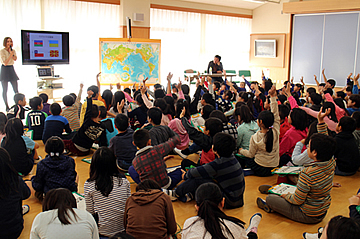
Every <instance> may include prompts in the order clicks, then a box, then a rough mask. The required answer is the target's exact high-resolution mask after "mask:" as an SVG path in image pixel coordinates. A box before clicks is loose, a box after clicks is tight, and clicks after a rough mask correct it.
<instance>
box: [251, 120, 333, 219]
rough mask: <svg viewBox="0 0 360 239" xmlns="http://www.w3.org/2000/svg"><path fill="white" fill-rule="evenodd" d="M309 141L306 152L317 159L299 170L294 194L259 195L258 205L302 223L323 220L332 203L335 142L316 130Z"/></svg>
mask: <svg viewBox="0 0 360 239" xmlns="http://www.w3.org/2000/svg"><path fill="white" fill-rule="evenodd" d="M321 123H322V122H321ZM319 131H320V130H319ZM309 144H310V147H309V148H308V150H307V152H308V155H309V157H310V158H311V159H313V160H314V161H315V162H314V163H312V164H308V165H306V166H305V168H304V169H303V170H302V171H301V172H300V175H299V180H298V182H297V185H296V191H295V193H294V194H282V195H281V196H278V195H275V194H270V195H269V196H267V197H266V201H265V200H263V199H261V198H258V199H257V204H258V207H259V208H261V209H263V210H265V211H266V212H271V211H275V212H278V213H280V214H282V215H284V216H286V217H288V218H290V219H292V220H294V221H297V222H301V223H309V224H312V223H319V222H321V221H322V220H323V219H324V217H325V215H326V213H327V210H328V209H329V207H330V202H331V195H330V192H331V189H332V186H333V178H334V171H335V160H334V158H333V155H334V153H335V148H336V142H335V140H334V139H333V138H331V137H330V136H327V135H325V134H319V133H317V134H313V135H312V136H311V138H310V143H309Z"/></svg>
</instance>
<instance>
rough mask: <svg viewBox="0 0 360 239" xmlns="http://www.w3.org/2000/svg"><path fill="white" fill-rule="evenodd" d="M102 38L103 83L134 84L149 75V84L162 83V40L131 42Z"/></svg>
mask: <svg viewBox="0 0 360 239" xmlns="http://www.w3.org/2000/svg"><path fill="white" fill-rule="evenodd" d="M120 40H121V39H119V41H102V40H101V39H100V57H101V63H100V65H101V69H100V71H101V83H102V84H110V83H113V84H114V83H119V82H120V83H122V84H125V85H128V84H129V85H130V84H131V85H132V84H133V83H135V82H142V80H143V79H145V78H146V77H148V78H149V79H148V81H147V84H156V83H160V79H159V75H160V41H159V43H156V42H129V41H128V39H126V40H125V39H124V41H120Z"/></svg>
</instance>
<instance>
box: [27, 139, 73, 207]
mask: <svg viewBox="0 0 360 239" xmlns="http://www.w3.org/2000/svg"><path fill="white" fill-rule="evenodd" d="M45 152H46V153H47V155H46V158H44V159H43V160H41V161H40V162H39V163H38V164H37V168H36V175H35V176H33V177H32V178H31V182H32V187H33V188H34V190H35V196H36V197H37V198H38V199H39V200H40V201H42V200H43V195H44V194H46V193H47V192H48V191H50V190H51V189H54V188H67V189H69V190H70V191H71V192H74V191H75V192H76V191H77V180H78V179H77V173H76V171H75V161H74V159H73V158H71V157H69V156H67V155H64V154H63V152H64V142H63V141H62V139H61V138H59V137H57V136H53V137H51V138H49V139H48V140H47V141H46V143H45Z"/></svg>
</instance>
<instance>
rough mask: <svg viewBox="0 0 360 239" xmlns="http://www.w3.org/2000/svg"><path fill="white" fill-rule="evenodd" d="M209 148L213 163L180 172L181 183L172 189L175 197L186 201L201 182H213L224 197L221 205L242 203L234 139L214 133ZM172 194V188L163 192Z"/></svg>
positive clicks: (241, 178)
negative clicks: (234, 153) (214, 156)
mask: <svg viewBox="0 0 360 239" xmlns="http://www.w3.org/2000/svg"><path fill="white" fill-rule="evenodd" d="M213 142H214V144H213V151H214V154H215V155H216V156H217V157H216V158H215V160H214V161H213V162H210V163H207V164H205V165H202V166H199V167H196V168H192V169H189V171H188V172H186V173H185V171H183V176H182V177H183V179H184V180H185V182H183V183H182V184H180V185H179V186H178V187H177V188H176V190H175V196H177V197H178V198H179V200H180V201H183V202H184V201H185V202H187V201H190V200H191V199H193V198H194V195H195V191H196V189H197V188H198V187H199V186H200V185H201V184H203V183H206V182H215V183H216V184H218V185H219V187H220V188H221V189H222V192H223V194H224V197H225V203H224V207H225V208H238V207H242V206H243V205H244V191H245V181H244V172H243V170H242V168H241V166H240V164H239V162H238V160H237V159H236V158H235V157H234V155H233V152H234V150H235V148H236V141H235V140H234V138H233V137H231V136H230V135H228V134H225V133H217V134H216V135H215V136H214V141H213ZM167 193H168V194H169V195H171V196H174V192H173V191H172V190H169V191H167Z"/></svg>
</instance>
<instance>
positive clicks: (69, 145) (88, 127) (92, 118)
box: [64, 90, 106, 156]
mask: <svg viewBox="0 0 360 239" xmlns="http://www.w3.org/2000/svg"><path fill="white" fill-rule="evenodd" d="M93 94H94V93H93V92H92V91H91V90H90V91H88V98H87V100H86V105H87V106H86V113H85V116H84V123H83V124H82V125H81V127H80V129H79V131H77V132H76V133H75V135H74V137H73V138H72V139H70V140H64V144H65V149H67V150H69V151H70V152H71V153H72V154H75V155H78V156H84V155H88V154H89V153H90V149H91V147H92V145H93V143H94V142H95V140H97V139H98V138H99V137H100V144H99V145H100V146H101V145H106V135H105V134H104V131H105V129H104V128H103V127H102V126H101V124H100V120H101V118H100V116H99V109H98V106H97V105H93V104H92V95H93Z"/></svg>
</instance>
